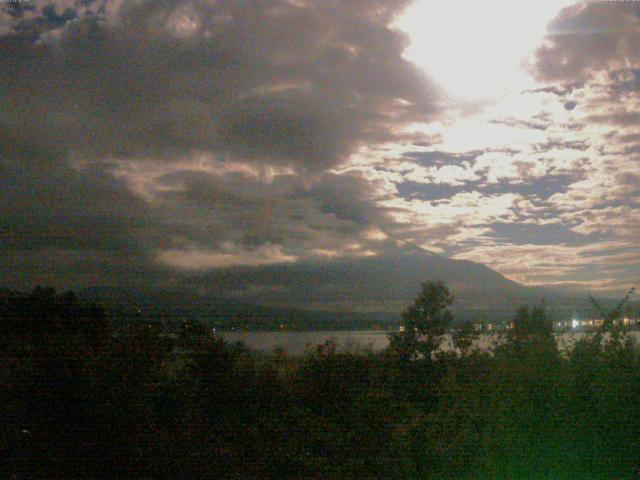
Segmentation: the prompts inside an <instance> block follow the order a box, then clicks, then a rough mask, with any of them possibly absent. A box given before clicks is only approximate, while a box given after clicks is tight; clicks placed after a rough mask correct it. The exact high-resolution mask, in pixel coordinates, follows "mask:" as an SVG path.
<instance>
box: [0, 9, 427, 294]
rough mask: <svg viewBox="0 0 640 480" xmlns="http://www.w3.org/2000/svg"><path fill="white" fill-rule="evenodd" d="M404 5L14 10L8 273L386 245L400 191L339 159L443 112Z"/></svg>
mask: <svg viewBox="0 0 640 480" xmlns="http://www.w3.org/2000/svg"><path fill="white" fill-rule="evenodd" d="M406 3H407V1H405V0H397V1H396V0H392V1H384V2H383V1H380V0H354V1H353V2H349V3H348V4H345V3H344V2H338V1H333V0H330V1H326V2H307V1H296V2H290V1H286V0H266V1H261V2H241V3H238V2H235V1H205V0H184V1H175V2H155V1H140V2H126V1H125V2H121V1H114V2H107V3H103V2H90V1H89V2H86V1H82V2H77V1H70V0H69V1H59V2H55V3H52V4H50V3H49V2H40V1H35V0H34V1H32V2H28V3H26V4H25V3H19V4H17V3H8V4H7V3H5V4H2V5H0V62H1V63H2V65H3V68H2V70H0V170H1V173H2V176H1V177H0V187H2V189H1V190H0V192H1V193H0V195H1V196H2V203H1V204H2V207H0V221H1V222H2V224H3V225H4V226H6V227H5V228H3V230H2V235H1V236H0V242H1V245H2V247H3V248H2V255H0V257H2V258H1V259H0V260H1V261H2V265H3V272H13V273H11V275H3V277H2V280H1V281H2V282H5V281H6V282H9V283H15V282H17V279H18V277H20V276H21V275H22V276H23V277H24V280H25V281H27V280H28V281H27V283H28V282H34V283H39V282H41V281H45V280H46V281H48V282H49V281H50V282H51V283H53V284H56V285H61V284H65V282H67V283H68V282H76V283H79V284H81V283H82V281H83V279H84V280H88V279H89V280H91V279H93V282H90V283H100V281H101V280H100V272H102V271H104V274H105V281H107V279H108V281H115V279H116V278H117V277H118V275H120V277H121V279H122V280H123V281H126V280H127V279H133V278H136V279H140V281H142V282H152V281H161V280H159V279H161V278H162V275H166V272H167V268H169V267H171V268H174V269H177V270H193V269H198V268H207V267H222V266H228V265H232V264H240V265H261V264H267V263H272V262H279V261H290V260H293V259H298V258H307V257H316V256H322V255H323V254H329V253H330V254H331V255H333V256H336V255H337V256H340V255H364V254H368V253H370V252H372V251H373V250H372V248H373V249H375V248H377V247H376V245H378V244H379V243H380V242H381V241H382V240H383V235H385V234H384V232H383V231H382V230H379V231H378V230H375V228H374V227H373V226H375V225H380V226H381V227H382V228H383V229H384V226H385V225H386V224H390V225H392V224H393V221H392V220H390V219H389V217H388V215H387V214H386V213H385V212H384V210H383V209H380V208H378V207H377V205H376V202H377V198H378V197H380V196H381V195H386V194H388V189H389V188H390V187H389V184H388V182H386V183H385V182H384V181H382V180H380V179H376V178H372V177H371V176H367V173H366V172H365V171H349V170H344V169H343V170H340V168H341V165H348V160H349V158H350V157H351V156H352V155H354V154H355V153H357V152H358V150H359V149H360V148H362V147H363V146H364V145H367V146H370V147H375V145H378V144H383V143H385V142H389V141H392V140H397V139H401V138H404V136H405V135H406V133H405V132H404V131H403V128H404V126H405V125H407V124H410V123H412V122H422V121H427V120H429V119H430V118H432V117H433V115H434V114H435V113H436V112H437V109H438V98H437V96H436V94H435V89H434V88H433V87H432V86H431V84H430V82H429V80H428V79H427V78H426V77H425V75H424V74H423V73H422V72H421V71H420V70H419V69H417V68H416V67H415V66H414V65H413V64H411V63H409V62H408V61H406V60H405V59H404V58H403V57H402V52H403V50H404V48H405V47H406V45H407V42H408V39H407V38H406V35H405V34H404V33H402V32H401V31H399V30H397V29H395V28H394V27H392V26H391V25H392V23H393V20H394V18H395V16H396V15H398V14H399V13H400V12H401V11H402V10H403V9H404V7H405V5H406ZM336 169H338V170H336ZM367 232H368V233H367ZM371 232H374V233H371ZM375 232H377V233H375ZM354 238H355V239H357V240H353V239H354ZM26 252H29V253H28V255H29V258H30V262H31V266H30V267H28V268H29V270H30V272H31V273H30V274H25V273H24V272H21V271H20V270H21V269H20V268H19V267H18V266H17V265H18V263H19V259H20V258H21V257H22V256H25V255H27V253H26ZM52 252H56V253H55V255H56V259H54V260H55V261H54V260H52V259H49V258H48V256H50V255H52ZM133 257H135V258H136V261H133V260H132V258H133ZM82 258H84V259H86V261H76V260H78V259H82ZM63 259H67V261H68V264H67V265H68V267H64V266H63V265H65V263H64V261H63ZM72 259H75V260H72ZM89 259H91V260H89ZM52 263H55V264H56V266H55V268H54V266H53V265H52ZM37 264H39V265H41V267H36V265H37ZM46 265H50V266H51V268H52V270H51V271H52V272H54V271H57V272H58V273H46V272H47V268H46V267H45V266H46ZM5 267H6V268H5ZM86 268H89V269H90V271H89V272H87V271H86V270H85V269H86ZM74 269H77V272H75V274H74V275H72V274H71V272H72V271H73V270H74ZM66 270H68V271H66ZM136 272H144V273H145V274H146V280H145V279H144V278H142V277H144V275H141V276H137V275H136ZM84 273H86V274H87V275H84ZM55 278H58V279H59V281H56V282H53V281H52V280H54V279H55Z"/></svg>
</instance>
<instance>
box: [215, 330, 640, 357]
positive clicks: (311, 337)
mask: <svg viewBox="0 0 640 480" xmlns="http://www.w3.org/2000/svg"><path fill="white" fill-rule="evenodd" d="M220 335H221V336H222V337H223V338H224V339H225V340H226V341H227V342H229V343H234V342H237V341H240V342H242V343H244V344H245V345H246V346H247V347H249V348H251V349H252V350H261V351H267V352H269V351H272V350H273V349H275V348H282V349H283V350H285V351H286V352H288V353H290V354H301V353H304V351H305V350H306V349H307V348H309V347H313V346H314V345H318V344H321V343H324V342H326V341H327V340H335V341H336V342H337V344H338V348H339V349H346V348H352V347H356V346H359V347H365V348H371V349H372V350H373V351H380V350H384V349H385V348H387V346H388V345H389V339H388V337H387V335H388V332H380V331H327V332H279V331H270V332H220ZM584 335H585V334H584V333H583V332H575V333H562V334H558V335H557V336H556V338H557V339H558V343H559V346H560V348H561V349H565V348H567V347H570V346H571V345H572V344H573V343H574V342H575V341H576V340H578V339H580V338H581V337H583V336H584ZM631 335H633V336H634V337H635V338H636V340H638V341H640V332H639V331H634V332H631ZM494 341H495V336H494V335H481V336H480V338H479V340H478V343H477V344H478V346H479V347H480V348H481V349H488V348H489V347H490V346H491V345H492V343H493V342H494ZM444 348H445V349H450V348H452V345H451V338H450V337H449V336H447V338H446V339H445V344H444Z"/></svg>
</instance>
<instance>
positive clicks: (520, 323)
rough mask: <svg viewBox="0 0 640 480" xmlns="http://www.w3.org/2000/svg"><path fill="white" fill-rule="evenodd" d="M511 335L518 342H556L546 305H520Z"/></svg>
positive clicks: (510, 331)
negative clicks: (530, 306)
mask: <svg viewBox="0 0 640 480" xmlns="http://www.w3.org/2000/svg"><path fill="white" fill-rule="evenodd" d="M509 337H510V339H511V340H512V341H514V342H515V343H516V344H522V343H531V342H534V343H539V342H546V343H552V342H553V343H555V340H554V338H553V325H552V322H551V320H549V319H548V318H547V314H546V313H545V309H544V305H543V304H542V305H537V306H535V307H533V308H529V307H527V306H522V307H519V308H518V310H517V311H516V314H515V317H514V318H513V328H511V330H509Z"/></svg>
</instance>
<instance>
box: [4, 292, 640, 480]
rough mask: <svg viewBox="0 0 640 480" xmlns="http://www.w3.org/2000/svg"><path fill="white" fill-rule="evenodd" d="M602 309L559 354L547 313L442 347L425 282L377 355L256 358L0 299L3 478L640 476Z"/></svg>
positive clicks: (203, 337)
mask: <svg viewBox="0 0 640 480" xmlns="http://www.w3.org/2000/svg"><path fill="white" fill-rule="evenodd" d="M623 303H624V302H621V304H620V305H619V306H618V307H616V308H615V309H613V310H612V311H611V312H609V313H607V312H603V316H604V317H605V320H606V321H605V322H604V324H603V326H602V329H601V330H599V331H598V332H594V333H593V334H591V335H589V336H586V337H584V338H583V339H582V340H580V341H578V342H577V343H576V344H575V346H574V347H573V348H572V349H570V350H563V351H562V352H561V351H559V349H558V346H557V344H556V342H555V340H554V337H553V335H552V333H551V325H550V322H549V321H548V319H547V317H546V315H545V312H544V309H543V308H541V307H534V308H521V309H520V310H518V312H517V314H516V316H515V317H514V318H513V323H514V328H512V329H511V330H509V331H508V332H507V333H505V334H504V336H503V337H502V338H499V339H497V340H496V343H495V346H494V348H493V349H492V351H491V352H485V351H479V350H478V349H476V347H475V337H474V335H475V332H474V330H473V329H472V328H470V327H469V326H463V327H461V328H459V329H458V330H457V332H456V334H455V335H454V345H455V349H454V350H447V351H443V349H441V348H440V347H441V344H442V342H443V339H444V334H445V332H446V331H448V330H449V328H450V325H451V322H452V320H453V319H452V315H451V312H450V310H449V307H450V305H451V296H450V295H449V292H448V290H447V289H446V287H445V286H444V285H442V284H437V283H425V284H424V285H423V288H422V291H421V293H420V294H419V295H418V297H417V298H416V300H415V302H414V303H413V304H411V305H410V306H409V307H408V308H407V309H406V310H405V312H404V313H403V317H402V321H403V324H404V326H405V330H404V332H403V333H401V334H400V333H399V334H396V335H395V336H393V338H392V339H391V346H390V347H389V349H388V350H386V351H384V352H380V353H373V352H371V351H368V350H354V351H342V350H339V349H338V348H336V345H335V344H332V343H326V344H324V345H319V346H317V347H316V348H315V349H313V350H311V351H309V352H308V353H307V354H305V355H303V356H298V357H292V356H288V355H287V354H286V353H285V352H282V351H274V352H272V353H271V354H269V355H257V354H254V353H252V352H250V351H248V350H247V349H245V348H244V347H243V346H242V345H240V344H235V345H227V344H225V342H224V341H223V340H221V339H220V338H217V337H215V336H212V335H211V333H210V329H208V328H192V329H185V330H183V331H182V334H181V335H179V336H178V337H177V338H174V337H173V336H167V335H165V333H166V332H164V331H163V328H162V325H160V324H157V323H152V322H147V321H145V322H136V323H134V324H131V325H127V326H118V327H114V326H113V325H112V324H111V322H110V320H109V317H108V316H107V315H105V314H104V311H103V310H102V309H101V308H99V307H97V306H93V305H86V304H84V303H83V302H81V301H79V300H78V298H77V297H75V296H74V295H72V294H63V295H59V294H57V293H55V292H54V291H53V290H47V289H37V290H36V291H34V292H32V293H31V294H30V295H27V296H14V297H11V296H7V297H5V299H4V300H3V301H2V302H1V304H0V317H1V318H0V320H1V321H2V323H1V325H2V327H1V328H2V331H1V332H0V348H1V352H0V353H1V361H2V368H1V369H0V418H2V422H1V424H0V428H1V433H0V448H1V451H0V458H2V459H3V461H2V463H1V464H0V465H1V466H0V468H1V470H0V477H1V478H16V479H39V478H42V479H72V478H73V479H79V478H87V479H89V478H90V479H93V478H100V479H103V478H123V479H124V478H127V479H131V478H145V479H146V478H154V479H163V478H167V479H182V478H190V479H200V478H202V479H218V478H227V479H269V478H273V479H287V478H291V479H351V478H352V479H368V478H372V479H373V478H380V479H383V478H384V479H395V478H397V479H429V478H433V479H443V478H444V479H446V478H452V479H453V478H455V479H465V478H468V479H482V478H486V479H501V478H505V479H506V478H509V479H511V478H513V479H521V478H553V479H562V478H567V479H612V478H637V476H638V473H639V470H638V468H639V467H640V435H638V434H639V433H640V414H639V413H638V405H640V368H639V367H640V355H639V351H638V347H637V345H636V344H635V343H634V341H633V340H632V338H631V337H630V336H628V335H627V334H626V333H625V331H624V330H623V328H624V327H623V326H622V325H620V324H616V323H614V322H613V320H615V318H616V316H618V315H620V312H621V311H622V305H623Z"/></svg>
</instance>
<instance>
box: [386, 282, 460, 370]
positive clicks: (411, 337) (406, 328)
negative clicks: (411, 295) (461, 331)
mask: <svg viewBox="0 0 640 480" xmlns="http://www.w3.org/2000/svg"><path fill="white" fill-rule="evenodd" d="M452 303H453V296H452V295H451V293H450V292H449V289H448V288H447V286H446V285H445V284H444V282H441V281H438V282H432V281H429V282H424V283H422V289H421V291H420V293H419V294H418V295H417V296H416V298H415V300H414V301H413V304H411V305H409V306H408V307H407V308H406V310H405V311H404V312H402V327H403V328H402V329H401V330H402V331H400V332H399V333H397V334H393V335H391V338H390V349H391V351H392V352H394V353H396V354H397V355H398V356H399V357H400V358H401V359H404V360H411V359H416V358H420V357H422V358H425V359H426V360H431V358H432V355H433V353H434V352H435V351H436V350H438V348H439V347H440V344H441V343H442V340H443V337H444V335H445V333H447V330H448V329H449V327H450V325H451V322H452V320H453V315H452V314H451V311H450V310H449V307H450V306H451V304H452Z"/></svg>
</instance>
